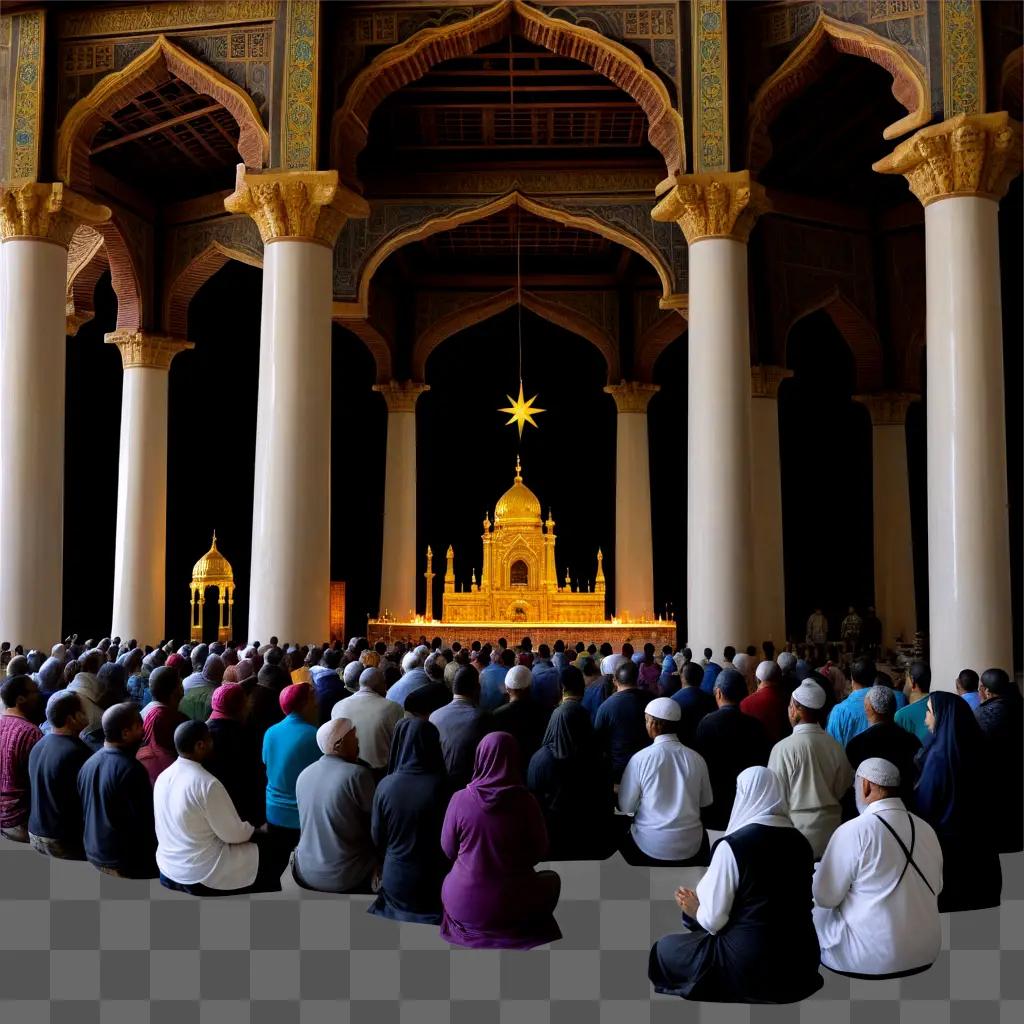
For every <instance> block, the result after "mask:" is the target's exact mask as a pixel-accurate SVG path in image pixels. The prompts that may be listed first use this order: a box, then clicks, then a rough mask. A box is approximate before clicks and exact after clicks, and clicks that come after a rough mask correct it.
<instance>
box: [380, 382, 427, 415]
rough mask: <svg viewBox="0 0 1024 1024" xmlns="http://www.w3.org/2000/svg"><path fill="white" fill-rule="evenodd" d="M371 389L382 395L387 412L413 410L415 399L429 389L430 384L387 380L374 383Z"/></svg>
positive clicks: (414, 408) (414, 409)
mask: <svg viewBox="0 0 1024 1024" xmlns="http://www.w3.org/2000/svg"><path fill="white" fill-rule="evenodd" d="M373 390H374V391H376V392H377V393H378V394H380V395H383V396H384V401H385V402H386V403H387V406H388V412H389V413H392V412H415V411H416V400H417V399H418V398H419V397H420V395H422V394H423V392H424V391H429V390H430V385H429V384H420V383H419V382H417V381H414V380H403V381H397V380H389V381H388V382H387V383H386V384H374V385H373Z"/></svg>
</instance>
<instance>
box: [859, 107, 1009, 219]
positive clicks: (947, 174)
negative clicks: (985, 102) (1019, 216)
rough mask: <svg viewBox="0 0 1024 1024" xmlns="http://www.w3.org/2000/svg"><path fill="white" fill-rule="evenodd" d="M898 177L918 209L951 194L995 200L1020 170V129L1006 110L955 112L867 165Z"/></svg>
mask: <svg viewBox="0 0 1024 1024" xmlns="http://www.w3.org/2000/svg"><path fill="white" fill-rule="evenodd" d="M872 166H873V168H874V170H876V171H878V173H879V174H902V175H903V176H904V177H905V178H906V179H907V181H908V182H909V184H910V191H911V192H913V193H914V195H915V196H917V198H918V199H920V200H921V203H922V205H924V206H928V205H929V204H930V203H937V202H938V201H939V200H940V199H949V198H951V197H954V196H979V197H981V198H984V199H994V200H995V201H996V202H998V201H999V200H1000V199H1002V198H1003V196H1004V195H1006V190H1007V188H1009V186H1010V182H1011V181H1013V179H1014V178H1015V177H1016V176H1017V175H1018V174H1019V173H1020V168H1021V126H1020V123H1019V122H1017V121H1014V120H1013V118H1011V117H1010V115H1009V114H1007V113H1006V111H999V112H997V113H994V114H958V115H957V116H956V117H951V118H949V119H948V120H946V121H942V122H940V123H939V124H932V125H928V127H927V128H922V129H921V130H920V131H919V132H917V133H916V134H915V135H912V136H911V137H910V138H909V139H907V140H906V141H904V142H901V143H900V144H899V145H898V146H897V147H896V148H895V149H894V150H893V151H892V153H890V154H889V155H888V156H886V157H883V158H882V159H881V160H879V161H878V162H877V163H875V164H873V165H872Z"/></svg>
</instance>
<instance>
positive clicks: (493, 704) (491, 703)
mask: <svg viewBox="0 0 1024 1024" xmlns="http://www.w3.org/2000/svg"><path fill="white" fill-rule="evenodd" d="M515 663H516V656H515V653H514V652H513V651H510V650H509V649H508V648H507V647H506V648H505V649H504V650H503V651H502V652H501V654H500V655H499V657H498V660H497V661H493V662H491V664H490V665H488V666H487V668H485V669H484V670H483V672H481V673H480V710H481V711H494V710H495V708H500V707H501V705H502V704H504V703H505V701H507V700H508V694H507V693H505V676H506V675H508V670H509V669H510V668H511V667H512V666H513V665H514V664H515Z"/></svg>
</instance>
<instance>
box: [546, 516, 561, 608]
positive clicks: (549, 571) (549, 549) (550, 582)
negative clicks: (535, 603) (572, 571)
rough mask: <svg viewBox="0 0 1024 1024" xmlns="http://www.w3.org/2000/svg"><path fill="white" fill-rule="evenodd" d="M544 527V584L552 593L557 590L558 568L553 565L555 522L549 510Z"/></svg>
mask: <svg viewBox="0 0 1024 1024" xmlns="http://www.w3.org/2000/svg"><path fill="white" fill-rule="evenodd" d="M544 526H545V533H544V583H545V586H546V589H547V590H549V591H551V592H552V593H554V592H555V591H556V590H558V568H557V567H556V565H555V520H554V518H553V517H552V515H551V509H550V508H549V509H548V518H547V520H546V521H545V523H544Z"/></svg>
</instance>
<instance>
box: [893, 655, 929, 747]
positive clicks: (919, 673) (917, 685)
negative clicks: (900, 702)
mask: <svg viewBox="0 0 1024 1024" xmlns="http://www.w3.org/2000/svg"><path fill="white" fill-rule="evenodd" d="M931 688H932V670H931V669H930V668H929V667H928V666H927V665H926V664H925V663H924V662H923V661H915V662H912V663H911V665H910V703H909V704H908V705H907V706H906V707H905V708H900V709H899V711H897V712H896V724H897V725H899V726H901V727H902V728H904V729H906V730H907V732H912V733H913V734H914V735H915V736H916V737H917V738H918V739H919V740H920V741H921V743H922V744H924V743H926V742H927V741H928V736H929V733H928V726H927V725H925V724H924V716H925V715H926V714H928V692H929V691H930V690H931Z"/></svg>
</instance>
